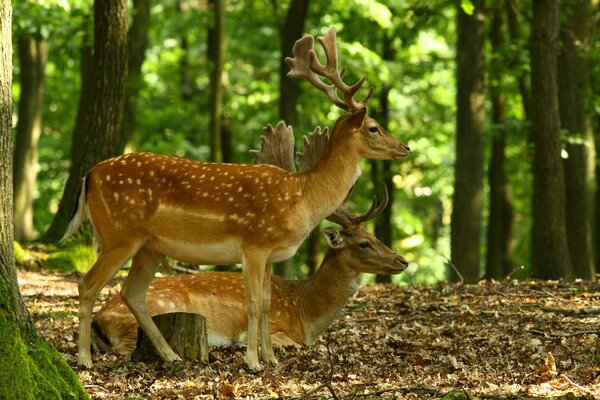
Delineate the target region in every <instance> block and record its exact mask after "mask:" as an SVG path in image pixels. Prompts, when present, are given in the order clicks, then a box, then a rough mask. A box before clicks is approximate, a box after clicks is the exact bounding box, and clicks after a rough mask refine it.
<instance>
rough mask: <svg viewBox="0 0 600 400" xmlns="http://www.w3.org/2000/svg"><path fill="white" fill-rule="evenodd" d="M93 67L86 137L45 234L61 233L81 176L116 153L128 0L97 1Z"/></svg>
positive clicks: (55, 235)
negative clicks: (56, 210)
mask: <svg viewBox="0 0 600 400" xmlns="http://www.w3.org/2000/svg"><path fill="white" fill-rule="evenodd" d="M94 39H95V40H94V57H93V59H94V68H93V71H92V74H93V78H92V82H93V84H92V90H91V93H82V96H89V97H90V102H91V103H90V106H89V112H88V113H87V117H86V119H85V126H86V129H85V140H82V141H81V143H78V147H75V146H74V147H73V149H72V155H73V158H72V164H71V170H70V173H69V178H68V180H67V183H66V185H65V190H64V192H63V196H62V199H61V201H60V204H59V206H58V212H57V213H56V215H55V217H54V220H53V221H52V224H51V225H50V228H49V230H48V232H47V234H46V238H47V240H48V241H57V240H58V239H60V238H61V237H62V235H63V234H64V231H65V229H66V226H67V224H68V222H69V220H70V218H71V215H72V212H73V209H74V206H75V200H76V196H77V193H78V192H79V189H80V188H81V180H82V179H83V177H84V176H85V174H86V173H87V172H88V170H89V169H90V168H91V167H92V166H94V165H95V164H96V163H98V162H100V161H102V160H105V159H107V158H109V157H112V156H114V155H116V154H117V143H118V139H119V132H120V129H119V127H120V123H121V111H122V101H123V96H124V91H125V79H126V73H127V1H126V0H96V1H94Z"/></svg>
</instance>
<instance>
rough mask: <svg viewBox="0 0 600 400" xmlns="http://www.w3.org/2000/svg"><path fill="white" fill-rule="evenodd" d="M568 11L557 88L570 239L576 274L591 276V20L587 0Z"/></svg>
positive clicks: (593, 182) (593, 180)
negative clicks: (564, 134)
mask: <svg viewBox="0 0 600 400" xmlns="http://www.w3.org/2000/svg"><path fill="white" fill-rule="evenodd" d="M565 14H566V18H565V19H563V24H562V27H561V31H560V40H561V52H560V55H559V57H558V90H559V92H560V96H559V107H560V122H561V128H562V129H563V130H564V131H567V132H568V138H569V139H568V141H567V146H566V150H567V153H568V158H566V159H565V160H564V168H565V194H566V222H567V225H566V226H567V239H568V246H569V255H570V257H571V262H572V264H573V272H574V274H575V276H576V277H578V278H582V279H593V278H594V275H595V271H596V268H595V265H594V256H593V251H592V227H593V220H594V212H593V210H594V208H593V207H594V196H595V192H596V188H595V185H596V177H595V172H596V171H595V156H596V155H595V147H594V136H593V132H592V127H591V119H590V117H589V111H590V110H591V103H590V101H589V100H590V94H591V91H590V79H589V68H588V66H587V53H586V49H587V48H588V46H589V41H590V40H589V39H590V37H589V33H590V30H591V25H592V24H593V21H592V19H591V7H590V2H589V0H577V1H573V2H570V3H565Z"/></svg>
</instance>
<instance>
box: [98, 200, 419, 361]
mask: <svg viewBox="0 0 600 400" xmlns="http://www.w3.org/2000/svg"><path fill="white" fill-rule="evenodd" d="M384 195H385V196H384V199H383V201H382V203H381V204H379V205H377V202H376V200H374V201H373V205H372V207H371V209H370V210H369V211H368V212H367V213H365V214H364V215H362V216H354V215H352V214H351V213H349V212H348V211H347V210H346V209H345V208H342V207H340V208H339V209H338V210H337V211H336V212H335V213H334V214H332V215H331V216H330V217H329V219H330V220H333V221H336V222H338V223H339V224H340V225H341V226H342V229H334V228H327V229H325V231H324V236H325V238H326V240H327V244H328V245H329V250H328V251H327V254H325V257H324V259H323V262H322V263H321V265H320V267H319V269H318V270H317V272H315V273H314V274H313V275H312V276H311V277H310V278H308V279H304V280H292V279H283V278H281V277H278V276H272V277H271V291H272V303H271V312H270V316H269V328H270V334H271V340H272V342H273V344H274V345H279V346H287V345H311V344H313V343H314V342H315V341H316V339H317V337H318V336H319V335H320V334H321V333H322V332H323V331H324V330H325V329H327V327H329V325H330V324H331V323H332V322H333V320H334V319H335V318H336V317H337V315H338V314H339V313H340V311H341V310H342V308H343V307H344V304H345V303H346V300H347V299H348V298H349V297H350V296H351V295H352V294H354V293H355V292H356V278H357V277H358V275H359V273H361V272H368V273H375V274H398V273H400V272H402V271H403V270H404V269H405V268H406V266H407V264H408V263H407V262H406V260H404V258H403V257H402V256H399V255H398V254H396V253H394V252H393V251H392V250H390V249H389V248H388V247H387V246H385V245H384V244H383V243H381V242H380V241H379V240H377V238H376V237H375V236H373V235H372V234H371V233H369V232H368V231H367V230H366V229H365V228H364V227H363V226H362V222H364V221H367V220H369V219H371V218H373V217H375V216H376V215H377V214H379V213H380V212H381V210H382V209H383V208H384V207H385V205H386V203H387V191H385V192H384ZM146 306H147V309H148V313H149V314H150V315H151V316H155V315H160V314H167V313H173V312H187V313H196V314H202V315H203V316H204V317H205V318H206V328H207V331H208V344H209V345H210V346H230V345H236V344H246V340H247V326H248V320H247V316H246V312H245V304H244V293H243V292H242V277H241V274H239V273H235V272H201V273H196V274H192V275H191V276H190V275H179V276H170V277H165V278H156V279H154V281H153V282H152V284H151V285H150V288H149V289H148V298H147V300H146ZM92 328H93V332H92V345H93V347H96V348H99V349H101V350H104V351H108V350H112V351H114V352H116V353H118V354H123V355H127V354H131V353H132V351H133V349H134V348H135V345H136V338H137V330H138V325H137V322H136V319H135V317H134V316H133V315H132V314H131V313H130V312H129V309H128V308H127V306H126V305H125V303H124V302H123V299H122V298H121V296H120V295H118V294H117V295H115V296H114V297H113V298H112V299H110V300H109V301H108V302H107V303H106V304H105V305H104V307H102V309H101V310H100V311H99V312H98V313H97V314H96V316H95V317H94V320H93V322H92Z"/></svg>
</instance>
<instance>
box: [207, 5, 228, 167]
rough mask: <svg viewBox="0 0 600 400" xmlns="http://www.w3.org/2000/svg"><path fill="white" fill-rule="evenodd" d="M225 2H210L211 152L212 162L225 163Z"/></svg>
mask: <svg viewBox="0 0 600 400" xmlns="http://www.w3.org/2000/svg"><path fill="white" fill-rule="evenodd" d="M224 3H225V0H209V1H208V4H209V7H210V8H211V9H212V12H213V17H214V25H213V26H212V27H211V28H210V29H209V31H208V64H209V70H210V124H209V137H210V151H211V161H214V162H223V133H222V129H221V128H222V123H223V95H224V92H225V88H224V87H223V68H224V65H225V4H224Z"/></svg>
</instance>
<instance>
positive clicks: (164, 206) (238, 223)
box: [62, 29, 410, 370]
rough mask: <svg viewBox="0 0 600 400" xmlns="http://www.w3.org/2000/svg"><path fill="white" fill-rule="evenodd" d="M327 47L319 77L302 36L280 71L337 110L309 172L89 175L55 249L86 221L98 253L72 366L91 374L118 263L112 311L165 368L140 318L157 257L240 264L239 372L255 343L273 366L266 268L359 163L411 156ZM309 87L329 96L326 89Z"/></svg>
mask: <svg viewBox="0 0 600 400" xmlns="http://www.w3.org/2000/svg"><path fill="white" fill-rule="evenodd" d="M335 37H336V34H335V29H331V30H330V31H329V33H328V34H327V35H326V36H325V37H319V42H320V43H321V45H322V46H323V48H324V50H325V54H326V57H327V64H326V65H322V64H321V63H319V61H318V60H317V57H316V54H315V51H314V49H313V37H312V36H305V37H303V38H302V39H300V40H298V41H297V42H296V44H295V45H294V49H293V54H294V58H288V59H286V61H287V62H288V64H290V65H291V66H292V70H291V71H290V73H288V75H289V76H292V77H302V78H304V79H306V80H308V81H309V82H310V83H311V84H313V85H314V86H315V87H317V88H318V89H319V90H322V91H324V92H326V93H327V94H328V96H329V97H330V99H331V100H332V101H333V102H334V104H336V105H337V106H339V107H340V108H342V109H344V110H346V113H344V114H343V115H342V116H341V117H340V118H338V120H337V121H336V122H335V124H334V127H333V130H332V133H331V138H330V140H329V143H328V145H327V148H326V149H325V152H324V153H323V156H322V157H321V159H320V161H319V163H318V164H317V165H316V166H315V167H314V168H313V169H311V170H309V171H305V172H299V173H293V172H289V171H286V170H283V169H281V168H278V167H274V166H271V165H253V164H223V163H207V162H200V161H193V160H187V159H180V158H175V157H167V156H163V155H157V154H150V153H134V154H126V155H122V156H119V157H115V158H112V159H109V160H105V161H103V162H100V163H98V164H97V165H96V166H94V167H93V168H92V169H91V170H90V171H89V172H88V174H87V176H86V177H85V178H84V182H83V185H82V189H81V192H80V195H79V198H78V202H77V208H76V210H75V212H74V215H73V218H72V220H71V222H70V223H69V226H68V227H67V231H66V233H65V235H64V237H63V239H62V241H64V240H66V239H67V238H68V237H69V236H70V235H71V234H73V232H75V231H76V230H77V229H78V227H79V225H80V224H81V222H82V220H83V218H84V216H85V214H86V209H87V210H88V212H89V216H90V219H91V221H92V224H93V225H94V228H95V230H96V232H97V234H98V237H99V238H100V240H101V242H102V250H101V252H100V254H99V256H98V259H97V260H96V262H95V263H94V265H93V266H92V268H91V269H90V270H89V272H88V273H87V274H86V275H85V276H83V278H81V280H80V281H79V325H80V328H79V329H80V331H79V355H78V364H79V365H82V366H85V367H91V365H92V358H91V353H90V338H91V320H92V308H93V305H94V302H95V300H96V298H97V297H98V294H99V292H100V290H101V289H102V288H103V287H104V286H105V285H106V284H107V283H108V281H109V280H110V279H112V277H113V276H114V275H115V274H116V272H117V271H118V270H119V269H120V268H121V267H122V266H123V265H124V264H125V263H126V262H127V261H128V260H129V259H132V266H131V269H130V271H129V274H128V277H127V278H126V280H125V283H124V285H123V288H122V290H121V296H122V298H123V301H124V302H125V304H127V306H128V308H129V309H130V310H131V312H132V313H133V315H134V316H135V318H136V320H137V322H138V324H139V325H140V327H141V328H142V329H143V330H144V332H145V334H146V335H147V337H148V338H149V340H150V341H151V342H152V344H153V345H154V347H155V348H156V351H157V353H158V354H159V355H160V357H161V358H162V359H163V360H164V361H166V362H172V361H176V360H178V359H179V357H178V356H177V355H176V354H175V353H174V352H173V350H172V349H171V348H170V347H169V345H168V344H167V342H166V341H165V339H164V338H163V336H162V335H161V333H160V331H159V330H158V328H157V327H156V325H155V324H154V322H153V321H152V318H151V317H150V315H149V313H148V310H147V309H146V292H147V290H148V287H149V286H150V283H151V281H152V278H153V277H154V274H155V272H156V269H157V268H158V265H159V264H160V261H161V259H162V258H163V257H164V256H165V255H166V256H169V257H172V258H174V259H178V260H181V261H185V262H188V263H194V264H206V263H216V264H233V263H236V262H240V261H241V263H242V268H243V283H244V291H245V299H246V307H247V313H248V340H247V341H248V347H247V350H246V356H245V363H246V365H247V366H248V367H249V369H251V370H259V369H261V368H262V367H261V365H260V363H259V360H258V351H257V349H258V337H259V332H260V345H261V358H262V360H263V361H265V362H268V363H273V364H275V363H277V360H276V358H275V355H274V353H273V349H272V345H271V336H270V334H269V315H270V304H271V290H270V276H271V266H272V263H273V262H276V261H282V260H285V259H287V258H289V257H291V256H292V255H293V254H294V253H295V252H296V250H297V249H298V247H299V246H300V244H301V243H302V241H304V239H305V238H306V237H307V236H308V234H309V233H310V232H311V230H312V229H313V228H314V227H315V226H316V225H317V224H318V223H319V222H320V221H321V220H322V219H323V218H325V217H327V216H328V215H330V214H331V213H332V212H333V211H334V210H335V209H336V208H337V207H338V206H339V205H340V204H341V203H342V201H343V199H344V197H345V195H346V194H347V193H348V191H349V189H350V187H351V186H352V185H353V184H354V182H355V181H356V179H357V178H358V176H359V175H360V168H359V161H360V159H361V158H362V157H368V158H372V159H383V160H392V159H394V160H397V159H401V158H404V157H406V156H407V155H408V153H409V151H410V149H409V148H408V147H407V146H406V145H404V144H403V143H402V142H400V141H399V140H397V139H396V138H394V137H393V136H392V135H391V134H390V133H388V132H387V131H386V130H385V129H384V128H383V127H381V126H380V125H379V123H378V122H377V121H375V120H374V119H372V118H370V117H369V116H368V115H367V109H366V104H367V102H368V100H369V99H370V98H371V95H372V91H371V92H370V93H369V95H368V96H367V97H366V98H365V99H364V100H363V101H362V102H356V101H355V100H354V99H353V96H354V95H355V93H356V92H357V91H358V90H359V88H360V87H361V86H362V85H363V83H364V77H363V78H361V79H360V80H359V81H358V82H357V83H356V84H354V85H352V86H348V85H346V84H345V83H344V82H343V80H342V75H343V71H342V72H341V73H340V72H339V71H338V69H337V49H336V43H335ZM319 76H323V77H326V78H327V79H329V81H331V82H332V84H331V85H326V84H325V83H323V81H321V79H320V78H319ZM338 90H339V91H340V92H341V93H342V94H343V97H344V100H341V99H340V98H339V97H338V95H337V91H338ZM259 321H260V322H259ZM259 325H260V331H259Z"/></svg>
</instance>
